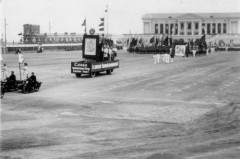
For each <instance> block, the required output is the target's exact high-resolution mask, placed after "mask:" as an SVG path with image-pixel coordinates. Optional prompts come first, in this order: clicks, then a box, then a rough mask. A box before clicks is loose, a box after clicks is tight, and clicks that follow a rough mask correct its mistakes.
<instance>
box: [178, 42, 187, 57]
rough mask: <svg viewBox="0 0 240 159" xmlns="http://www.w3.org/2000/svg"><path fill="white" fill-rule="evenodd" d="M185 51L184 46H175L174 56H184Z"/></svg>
mask: <svg viewBox="0 0 240 159" xmlns="http://www.w3.org/2000/svg"><path fill="white" fill-rule="evenodd" d="M185 51H186V46H185V45H176V46H175V55H176V56H184V55H185Z"/></svg>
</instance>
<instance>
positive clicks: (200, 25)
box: [198, 21, 202, 35]
mask: <svg viewBox="0 0 240 159" xmlns="http://www.w3.org/2000/svg"><path fill="white" fill-rule="evenodd" d="M198 29H199V30H198V35H202V22H201V21H199V23H198Z"/></svg>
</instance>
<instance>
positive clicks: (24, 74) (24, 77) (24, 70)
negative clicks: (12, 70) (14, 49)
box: [22, 63, 28, 80]
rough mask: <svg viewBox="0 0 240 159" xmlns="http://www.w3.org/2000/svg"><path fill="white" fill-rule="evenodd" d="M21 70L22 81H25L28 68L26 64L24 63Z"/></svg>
mask: <svg viewBox="0 0 240 159" xmlns="http://www.w3.org/2000/svg"><path fill="white" fill-rule="evenodd" d="M22 70H23V79H24V80H26V79H27V78H28V67H27V63H24V67H23V68H22Z"/></svg>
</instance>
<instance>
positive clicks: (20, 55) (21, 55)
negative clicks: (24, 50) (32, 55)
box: [18, 53, 24, 63]
mask: <svg viewBox="0 0 240 159" xmlns="http://www.w3.org/2000/svg"><path fill="white" fill-rule="evenodd" d="M18 61H19V63H23V62H24V58H23V54H21V53H19V54H18Z"/></svg>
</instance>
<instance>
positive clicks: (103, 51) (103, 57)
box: [97, 41, 117, 61]
mask: <svg viewBox="0 0 240 159" xmlns="http://www.w3.org/2000/svg"><path fill="white" fill-rule="evenodd" d="M98 51H99V54H98V57H97V61H113V60H114V59H115V57H116V56H117V48H116V46H114V45H109V44H107V43H104V41H101V43H100V44H99V45H98Z"/></svg>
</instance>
